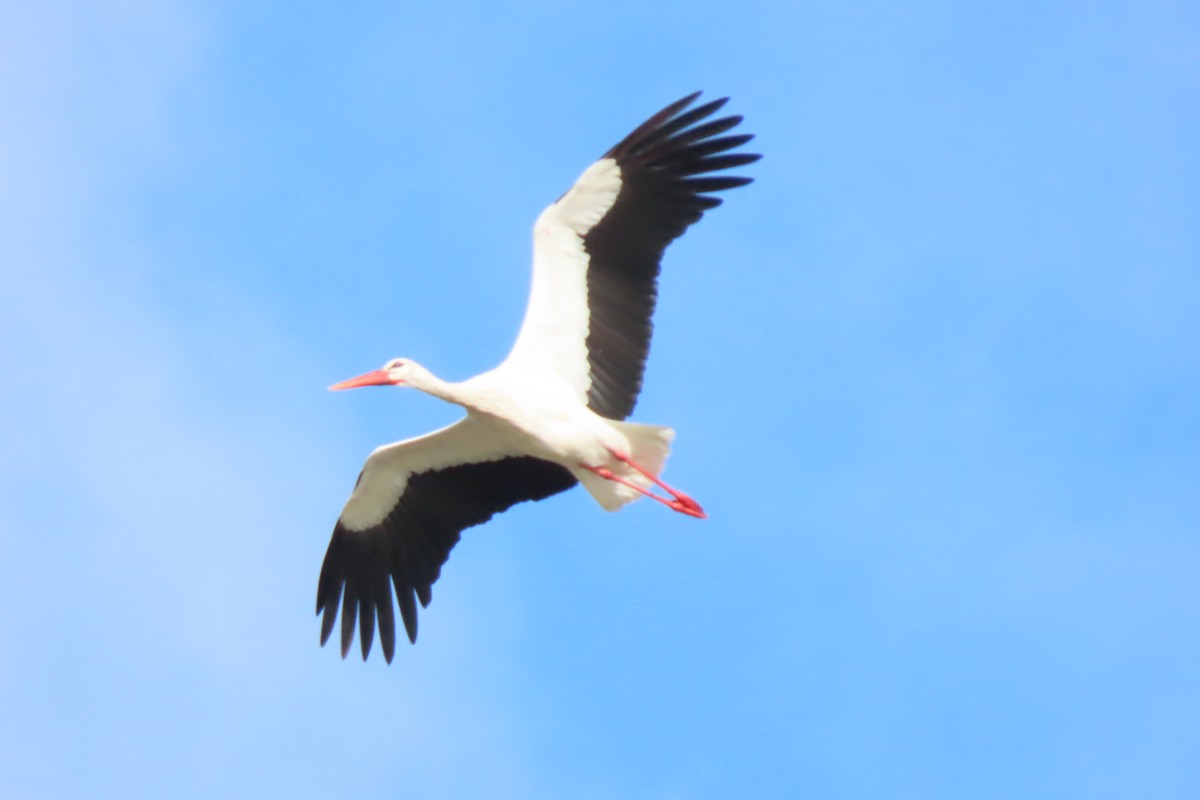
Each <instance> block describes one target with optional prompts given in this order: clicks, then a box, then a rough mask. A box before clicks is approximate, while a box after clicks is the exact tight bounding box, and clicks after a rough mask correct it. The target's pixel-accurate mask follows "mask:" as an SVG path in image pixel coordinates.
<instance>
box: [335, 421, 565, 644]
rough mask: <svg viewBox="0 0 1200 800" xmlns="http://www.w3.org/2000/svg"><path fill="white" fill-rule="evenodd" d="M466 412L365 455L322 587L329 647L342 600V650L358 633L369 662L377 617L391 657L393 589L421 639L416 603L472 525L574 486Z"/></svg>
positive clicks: (412, 632) (411, 631) (412, 634)
mask: <svg viewBox="0 0 1200 800" xmlns="http://www.w3.org/2000/svg"><path fill="white" fill-rule="evenodd" d="M489 441H490V438H489V437H488V436H487V435H486V432H485V431H480V430H479V423H478V422H476V421H474V420H472V419H471V418H470V417H467V418H465V419H463V420H461V421H459V422H457V423H455V424H453V425H451V426H449V427H446V428H442V429H441V430H439V431H435V432H433V433H430V434H427V435H425V436H421V437H419V438H416V439H409V440H407V441H403V442H397V443H395V444H390V445H386V446H384V447H381V448H379V449H378V450H376V451H375V452H374V453H372V454H371V456H370V457H369V458H368V459H367V462H366V464H365V465H364V466H363V470H362V474H360V475H359V476H358V483H356V484H355V486H354V492H353V493H352V494H351V495H350V500H349V501H348V502H347V503H346V507H345V509H343V510H342V515H341V517H340V518H339V519H338V522H337V525H336V527H335V528H334V530H333V539H332V540H331V541H330V542H329V549H328V550H327V551H326V553H325V563H324V564H323V565H322V566H321V579H320V582H319V583H318V585H317V613H318V614H323V615H324V616H323V618H322V620H321V644H322V645H323V644H325V642H326V641H327V640H328V639H329V634H330V633H331V632H332V631H333V626H334V622H335V621H336V619H337V614H338V602H339V600H340V601H341V606H342V656H343V657H345V655H346V653H347V652H348V651H349V649H350V643H351V642H352V641H353V639H354V622H355V617H356V616H357V618H358V629H359V639H360V642H361V645H362V655H363V659H364V660H365V659H366V657H367V654H368V653H369V652H370V651H371V642H372V639H373V638H374V635H375V622H376V618H378V621H379V639H380V644H381V645H382V646H383V653H384V657H385V658H386V659H387V660H388V661H389V662H391V660H392V655H393V653H394V652H395V646H396V625H395V616H394V611H393V607H392V586H395V590H396V602H397V603H398V604H399V606H400V616H401V619H402V620H403V622H404V629H405V631H406V632H407V633H408V638H409V641H412V642H415V641H416V639H417V605H416V603H417V601H420V603H421V606H422V607H425V606H428V605H429V600H430V597H431V594H430V587H432V585H433V583H434V581H436V580H437V579H438V575H439V574H440V573H441V569H442V564H444V563H445V561H446V559H447V557H449V555H450V550H451V548H453V547H454V545H455V544H457V543H458V538H459V534H461V533H462V531H463V530H464V529H465V528H469V527H471V526H472V525H478V524H480V523H481V522H485V521H487V520H488V519H490V518H491V517H492V515H493V514H496V513H497V512H500V511H504V510H505V509H506V508H509V507H510V506H512V505H514V504H516V503H520V502H522V501H524V500H541V499H542V498H544V497H549V496H550V495H552V494H556V493H557V492H561V491H564V490H565V489H569V488H571V487H572V486H574V485H575V478H574V477H573V476H572V475H571V473H570V472H569V471H567V470H566V469H565V468H564V467H561V466H559V465H558V464H555V463H552V462H550V461H543V460H541V459H538V458H533V457H530V456H517V455H513V454H511V453H510V452H508V451H507V450H505V448H503V446H502V445H500V444H491V443H489Z"/></svg>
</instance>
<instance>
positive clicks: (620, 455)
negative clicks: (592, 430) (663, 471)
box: [609, 450, 708, 519]
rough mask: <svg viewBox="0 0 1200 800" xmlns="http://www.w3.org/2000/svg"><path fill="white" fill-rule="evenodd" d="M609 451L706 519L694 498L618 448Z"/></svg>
mask: <svg viewBox="0 0 1200 800" xmlns="http://www.w3.org/2000/svg"><path fill="white" fill-rule="evenodd" d="M609 452H610V453H612V457H613V458H615V459H616V460H617V461H620V462H621V463H623V464H628V465H629V466H631V467H633V468H634V469H636V470H637V471H638V472H640V473H642V474H643V475H645V476H646V477H647V478H649V479H650V480H652V481H654V484H655V485H656V486H658V487H659V488H660V489H662V490H663V491H666V492H670V494H671V496H672V497H674V498H675V501H676V502H677V503H679V504H680V505H682V506H684V507H685V508H688V509H691V512H696V513H692V516H694V517H701V518H703V519H707V517H708V515H707V514H705V513H704V509H702V508H700V504H699V503H697V502H696V501H695V500H693V499H692V498H691V497H690V496H689V495H686V494H684V493H683V492H681V491H679V490H678V489H675V488H673V487H671V486H668V485H667V484H665V483H663V482H662V481H661V480H659V479H658V477H657V476H655V475H652V474H650V472H649V471H648V470H646V469H645V468H644V467H642V465H641V464H638V463H637V462H636V461H634V460H633V459H632V458H630V457H629V456H627V455H625V454H624V453H622V452H620V451H618V450H609ZM691 512H687V513H691Z"/></svg>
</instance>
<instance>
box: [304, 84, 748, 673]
mask: <svg viewBox="0 0 1200 800" xmlns="http://www.w3.org/2000/svg"><path fill="white" fill-rule="evenodd" d="M699 96H700V93H699V92H696V93H695V94H692V95H689V96H687V97H685V98H683V99H682V100H679V101H678V102H675V103H672V104H671V105H669V106H667V107H666V108H664V109H663V110H662V111H660V112H658V113H657V114H655V115H654V116H653V117H651V118H650V119H648V120H646V122H644V123H642V125H641V126H639V127H638V128H637V130H635V131H634V132H633V133H631V134H629V135H628V136H626V137H625V138H624V139H622V140H621V142H620V143H619V144H617V146H616V147H614V148H612V149H611V150H609V151H608V152H607V153H605V154H604V156H603V157H602V158H601V159H600V160H599V161H597V162H596V163H594V164H592V165H591V166H590V167H588V169H587V170H586V171H585V172H584V173H583V174H582V175H581V176H580V177H579V180H577V181H576V182H575V185H574V186H572V187H571V189H570V190H569V191H568V192H567V193H566V194H565V195H563V196H562V197H560V198H559V199H558V200H557V201H556V202H555V203H554V204H553V205H551V206H550V207H549V208H547V209H546V210H545V211H543V212H542V215H541V216H540V217H538V220H537V223H536V224H535V225H534V229H533V240H534V241H533V245H534V247H533V286H532V291H531V293H530V297H529V306H528V308H527V309H526V312H525V321H524V322H523V323H522V325H521V330H520V333H519V334H518V335H517V341H516V344H515V345H514V346H513V349H512V352H511V353H510V354H509V355H508V357H507V358H506V359H505V360H504V361H503V363H501V364H500V365H499V366H498V367H496V368H495V369H493V370H490V371H488V372H485V373H483V374H481V375H478V376H476V377H474V378H471V379H470V380H466V381H463V382H462V383H450V382H447V381H443V380H441V379H439V378H437V377H435V376H434V375H433V374H432V373H430V372H429V371H428V370H427V369H425V368H424V367H421V366H420V365H418V364H417V363H416V362H414V361H411V360H408V359H400V358H396V359H392V360H391V361H389V362H387V363H386V364H384V365H383V366H382V367H381V368H379V369H377V370H374V371H372V372H368V373H366V374H364V375H360V376H358V377H357V378H351V379H350V380H347V381H342V382H341V383H338V384H335V385H333V386H331V387H329V388H330V389H351V388H355V387H359V386H384V385H392V386H411V387H413V388H415V389H419V390H421V391H423V392H426V393H428V394H431V395H433V396H434V397H437V398H440V399H442V400H446V401H448V402H451V403H455V404H457V405H460V406H462V407H463V408H464V409H466V412H467V415H466V416H465V417H464V418H463V419H461V420H459V421H458V422H456V423H454V424H453V425H450V426H449V427H446V428H442V429H441V430H438V431H435V432H433V433H430V434H426V435H425V436H420V437H418V438H415V439H408V440H406V441H403V442H396V443H395V444H389V445H385V446H383V447H380V448H378V449H377V450H375V451H374V452H373V453H371V455H370V457H369V458H368V459H367V461H366V464H365V465H364V466H363V470H362V473H361V474H360V475H359V476H358V482H357V483H356V484H355V486H354V491H353V492H352V493H351V495H350V500H349V501H348V502H347V503H346V507H345V509H344V510H343V511H342V515H341V517H340V518H339V519H338V522H337V526H336V527H335V528H334V531H333V539H332V541H330V543H329V550H328V551H327V552H326V554H325V562H324V564H323V565H322V567H321V578H320V581H319V584H318V587H317V614H323V615H324V616H323V619H322V621H321V644H322V645H324V644H325V642H326V641H327V640H328V639H329V635H330V633H331V632H332V631H333V626H334V622H335V621H336V619H337V613H338V604H339V600H340V602H341V607H342V657H343V658H344V657H345V656H346V654H347V652H348V651H349V649H350V644H351V642H352V641H353V639H354V628H355V625H354V622H355V618H356V617H357V619H358V623H359V624H358V629H359V640H360V643H361V646H362V656H363V659H364V660H366V658H367V655H368V654H369V653H370V650H371V642H372V639H373V638H374V635H375V624H376V620H377V619H378V623H379V638H380V641H381V643H382V645H383V654H384V658H386V659H387V660H388V662H389V663H390V662H391V660H392V656H393V654H394V652H395V647H396V644H395V640H396V625H395V617H394V609H393V605H392V587H393V586H394V587H395V592H396V602H397V603H398V604H399V606H400V617H401V619H402V620H403V621H404V628H405V631H406V632H407V633H408V638H409V641H411V642H414V643H415V642H416V639H417V601H420V603H421V606H422V607H425V606H428V605H429V600H430V597H431V595H430V589H431V587H432V586H433V583H434V581H436V580H437V578H438V575H439V573H440V572H441V568H442V564H443V563H445V561H446V559H447V557H448V556H449V555H450V550H451V548H453V547H454V545H455V544H456V543H457V542H458V539H459V535H460V534H461V533H462V531H463V530H464V529H465V528H469V527H471V526H472V525H478V524H480V523H482V522H485V521H487V520H488V519H490V518H491V517H492V515H493V514H495V513H497V512H500V511H504V510H505V509H507V508H509V507H510V506H512V505H514V504H516V503H520V502H522V501H525V500H541V499H543V498H546V497H549V496H550V495H552V494H556V493H558V492H561V491H564V490H566V489H569V488H571V487H572V486H574V485H575V484H576V483H577V482H578V483H582V484H583V486H584V488H585V489H587V491H588V492H589V493H590V494H591V495H592V497H594V498H595V499H596V501H597V502H598V503H599V504H600V505H601V507H603V508H604V509H606V510H608V511H616V510H617V509H619V508H621V507H622V506H623V505H625V504H626V503H629V502H631V501H633V500H636V499H638V498H639V497H642V496H646V497H651V498H653V499H655V500H657V501H659V502H660V503H662V504H664V505H666V506H668V507H669V508H672V509H674V510H675V511H678V512H680V513H683V514H687V515H690V516H693V517H701V518H703V517H704V511H703V510H702V509H701V508H700V505H699V504H698V503H697V502H696V501H695V500H693V499H692V498H690V497H688V496H687V495H686V494H684V493H683V492H681V491H679V490H677V489H674V488H672V487H670V486H668V485H667V484H665V483H663V482H662V481H661V480H660V479H659V478H658V475H659V473H660V472H662V469H663V464H664V462H665V461H666V459H667V452H668V450H669V447H670V442H671V440H672V439H673V438H674V436H675V433H674V431H672V430H671V429H670V428H665V427H661V426H658V425H641V424H638V423H633V422H623V421H622V420H624V419H625V418H626V417H628V416H629V414H630V413H631V412H632V411H633V407H634V404H635V403H636V401H637V396H638V392H639V391H640V390H641V388H642V371H643V368H644V365H645V362H646V355H647V352H648V351H649V347H650V334H651V329H652V325H651V321H650V318H651V315H652V314H653V313H654V304H655V298H656V293H657V282H658V272H659V261H660V259H661V258H662V254H663V250H664V249H666V247H667V245H668V244H670V243H671V242H672V241H673V240H674V239H676V238H678V237H679V236H680V235H682V234H683V232H684V231H685V230H686V229H687V227H688V226H689V225H691V224H692V223H694V222H696V221H697V220H699V219H700V217H701V216H702V215H703V214H704V212H705V211H707V210H708V209H710V208H714V207H716V206H718V205H720V204H721V200H720V199H719V198H717V197H713V196H712V194H711V193H713V192H719V191H724V190H726V189H732V188H734V187H737V186H743V185H745V184H747V183H750V180H751V179H750V178H740V177H728V176H713V175H710V173H713V172H717V171H718V170H724V169H728V168H730V167H738V166H742V165H744V164H749V163H751V162H754V161H757V160H758V159H759V156H758V155H755V154H752V153H744V152H737V153H731V152H729V151H731V150H735V149H736V148H739V147H741V146H742V145H744V144H745V143H746V142H748V141H750V140H751V139H752V138H753V136H751V135H748V134H747V135H734V136H723V135H722V134H724V133H725V132H726V131H728V130H730V129H731V128H734V127H736V126H737V124H738V123H739V122H741V120H742V118H741V117H740V116H729V117H721V118H719V119H715V120H711V121H708V122H702V121H703V120H706V119H708V118H709V117H710V116H712V115H713V114H714V113H715V112H716V111H717V110H718V109H720V108H721V107H722V106H723V105H725V102H726V100H727V99H728V98H723V99H720V100H714V101H712V102H710V103H705V104H703V105H700V106H697V107H696V108H692V109H691V110H688V108H689V106H691V105H692V103H693V102H695V100H696V98H697V97H699ZM655 487H657V488H658V489H661V490H662V491H664V492H665V493H666V495H667V496H663V495H660V494H657V493H656V492H655V491H654V489H655Z"/></svg>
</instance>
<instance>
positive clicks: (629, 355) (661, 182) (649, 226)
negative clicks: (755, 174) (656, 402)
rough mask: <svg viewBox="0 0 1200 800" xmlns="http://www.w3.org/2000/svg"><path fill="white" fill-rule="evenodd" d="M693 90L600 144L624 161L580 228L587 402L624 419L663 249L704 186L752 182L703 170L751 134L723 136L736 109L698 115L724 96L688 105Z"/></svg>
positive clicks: (725, 158)
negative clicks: (594, 213)
mask: <svg viewBox="0 0 1200 800" xmlns="http://www.w3.org/2000/svg"><path fill="white" fill-rule="evenodd" d="M699 96H700V93H699V92H696V93H695V94H692V95H689V96H687V97H685V98H683V99H682V100H678V101H676V102H674V103H672V104H671V105H669V106H667V107H666V108H664V109H663V110H662V111H660V112H658V113H657V114H655V115H654V116H653V117H651V118H650V119H648V120H646V122H644V123H642V125H640V126H638V128H637V129H636V130H635V131H634V132H633V133H631V134H629V135H628V136H626V137H625V138H624V139H622V140H621V142H620V143H619V144H617V145H616V146H615V147H613V148H612V149H611V150H609V151H608V152H607V153H605V154H604V157H605V158H611V159H614V160H615V161H616V162H617V164H618V165H619V166H620V168H621V189H620V192H619V193H618V195H617V199H616V201H615V202H614V203H613V206H612V208H610V209H609V211H608V213H607V214H605V215H604V218H603V219H601V220H600V221H599V222H598V223H596V225H595V227H593V228H592V229H591V230H590V231H588V233H587V234H586V235H585V236H584V237H583V245H584V249H585V250H586V251H587V253H588V257H589V264H588V276H587V286H588V307H589V318H588V337H587V350H588V362H589V363H588V367H589V374H590V378H591V386H590V388H589V390H588V407H589V408H591V409H592V410H593V411H595V412H596V413H597V414H600V415H601V416H604V417H608V418H610V419H625V418H626V417H628V416H629V415H630V414H631V413H632V412H633V408H634V405H635V404H636V403H637V397H638V393H639V392H640V391H641V388H642V374H643V372H644V369H645V364H646V356H647V354H648V353H649V350H650V337H651V334H652V332H653V325H652V323H651V317H652V316H653V314H654V306H655V303H656V301H657V293H658V273H659V262H660V261H661V259H662V254H663V251H664V250H665V249H666V248H667V245H669V244H670V243H671V242H672V241H674V240H675V239H676V238H678V237H679V236H681V235H682V234H683V232H684V231H685V230H687V228H688V226H689V225H691V224H692V223H694V222H696V221H697V220H699V219H700V217H701V216H702V215H703V214H704V212H705V211H707V210H708V209H710V208H715V207H716V206H718V205H720V204H721V200H720V198H717V197H712V196H710V193H712V192H722V191H726V190H728V189H733V188H736V187H738V186H744V185H745V184H747V183H750V182H751V179H750V178H741V177H728V176H720V177H709V176H708V175H709V173H712V172H717V171H719V170H724V169H730V168H732V167H739V166H742V165H745V164H750V163H753V162H754V161H757V160H758V159H759V158H760V156H759V155H757V154H754V153H729V152H728V151H730V150H733V149H734V148H737V147H741V146H742V145H744V144H746V143H747V142H749V141H750V140H751V139H752V138H754V137H753V136H751V135H750V134H739V135H734V136H723V137H722V136H721V134H723V133H725V132H726V131H728V130H730V129H732V128H734V127H736V126H737V125H738V124H739V123H740V122H741V121H742V118H741V117H739V116H729V117H722V118H719V119H715V120H712V121H710V122H704V123H701V120H704V119H707V118H708V117H710V116H712V115H713V114H714V113H716V112H717V111H718V110H719V109H720V108H721V107H722V106H724V105H725V103H726V101H727V100H728V98H721V99H719V100H713V101H712V102H709V103H705V104H704V105H701V106H697V107H696V108H693V109H691V110H690V111H687V110H685V109H687V108H688V107H689V106H690V105H691V104H692V103H694V102H695V101H696V98H698V97H699Z"/></svg>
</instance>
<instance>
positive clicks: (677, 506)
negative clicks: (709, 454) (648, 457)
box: [583, 448, 708, 519]
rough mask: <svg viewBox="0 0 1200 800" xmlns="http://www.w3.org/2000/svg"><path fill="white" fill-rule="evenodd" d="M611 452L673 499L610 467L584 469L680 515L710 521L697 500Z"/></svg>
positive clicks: (614, 456) (629, 459)
mask: <svg viewBox="0 0 1200 800" xmlns="http://www.w3.org/2000/svg"><path fill="white" fill-rule="evenodd" d="M609 452H610V453H612V457H613V458H615V459H616V460H617V461H620V462H621V463H622V464H628V465H629V466H631V467H633V468H634V469H635V470H637V471H638V472H640V473H641V474H643V475H645V476H646V477H647V478H649V479H650V480H651V481H653V482H654V485H655V486H658V487H659V488H660V489H662V490H663V491H665V492H669V493H670V495H671V499H668V498H666V497H663V496H661V495H657V494H655V493H654V492H652V491H650V490H649V489H645V488H643V487H641V486H638V485H637V484H636V483H634V482H633V481H631V480H627V479H625V478H622V477H621V476H619V475H617V474H616V473H614V472H613V471H612V470H611V469H609V468H608V467H592V466H589V465H587V464H584V465H583V468H584V469H586V470H588V471H589V472H594V473H595V474H597V475H599V476H600V477H601V478H604V479H605V480H609V481H615V482H617V483H619V484H621V485H622V486H628V487H629V488H630V489H633V490H634V491H635V492H639V493H641V494H644V495H645V496H646V497H649V498H650V499H651V500H657V501H658V502H660V503H662V504H663V505H664V506H666V507H667V508H670V509H672V510H674V511H678V512H679V513H680V514H687V515H688V516H689V517H697V518H699V519H708V515H707V514H705V513H704V509H703V508H701V507H700V504H699V503H697V502H696V501H695V500H693V499H692V498H691V497H690V496H688V495H686V494H684V493H683V492H681V491H679V490H678V489H675V488H672V487H671V486H668V485H667V484H665V483H663V482H662V481H661V480H659V479H658V476H656V475H653V474H651V473H650V472H649V471H648V470H646V469H645V468H643V467H642V466H641V465H640V464H638V463H637V462H636V461H634V460H633V459H632V458H630V457H629V456H627V455H625V454H624V453H622V452H620V451H619V450H613V449H611V448H610V449H609Z"/></svg>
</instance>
